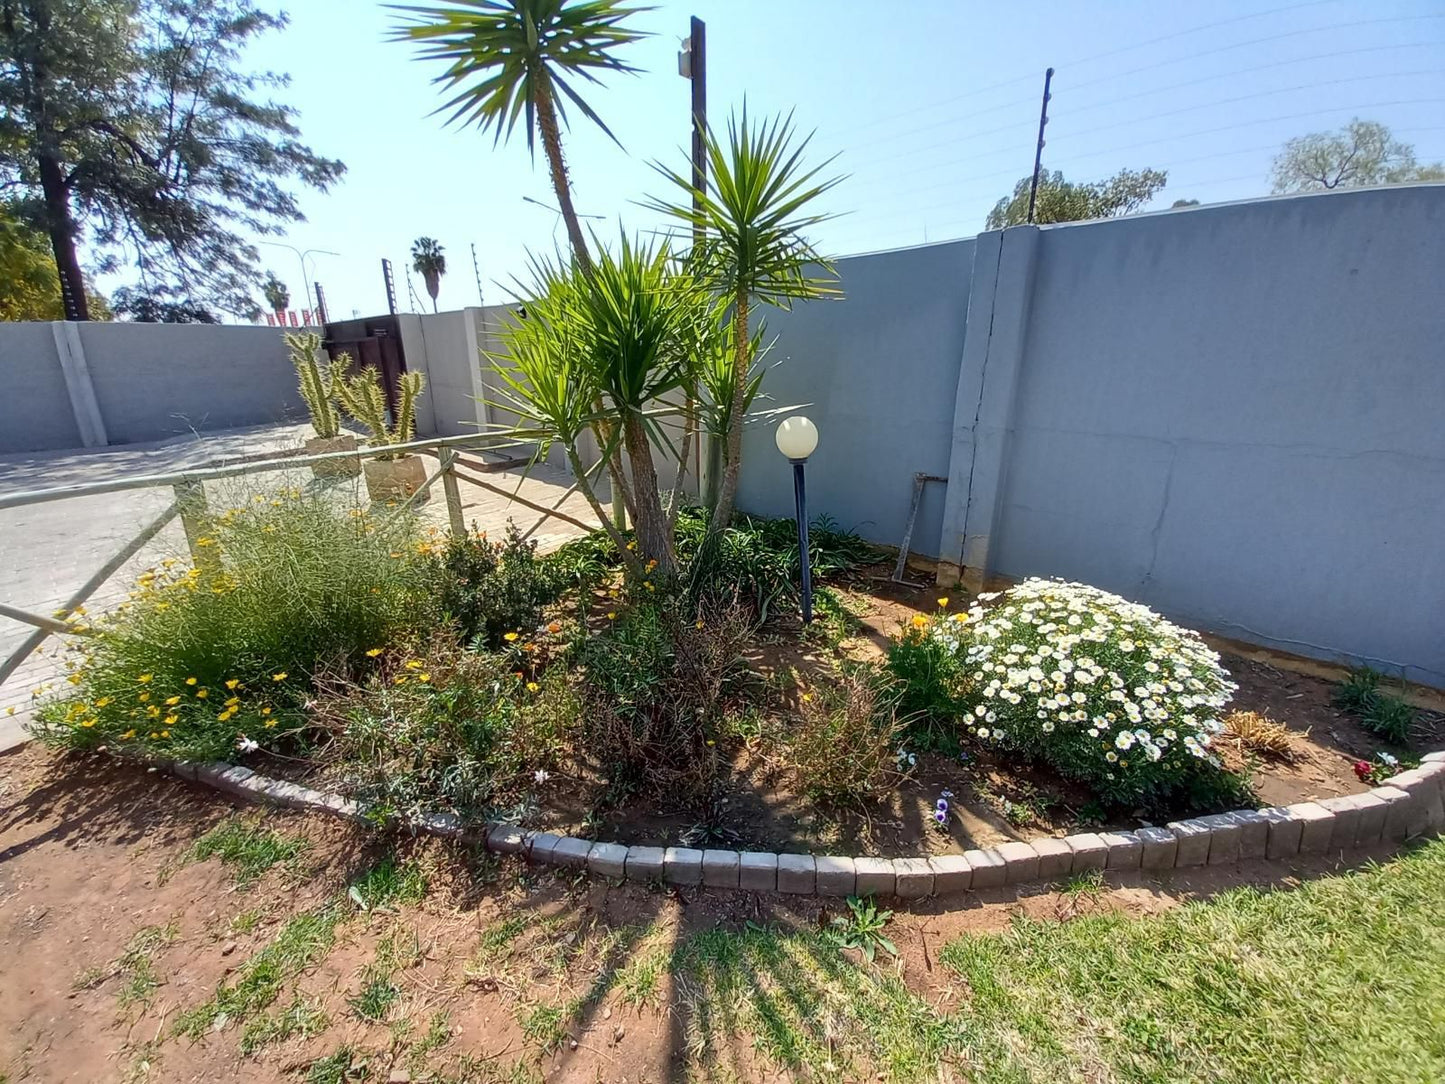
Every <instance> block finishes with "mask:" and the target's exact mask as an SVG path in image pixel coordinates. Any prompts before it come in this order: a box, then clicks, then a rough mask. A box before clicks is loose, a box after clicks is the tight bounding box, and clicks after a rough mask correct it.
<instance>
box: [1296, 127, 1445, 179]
mask: <svg viewBox="0 0 1445 1084" xmlns="http://www.w3.org/2000/svg"><path fill="white" fill-rule="evenodd" d="M1270 181H1271V190H1272V191H1273V192H1274V193H1275V195H1284V194H1287V193H1291V192H1328V191H1330V190H1331V189H1335V188H1360V187H1363V186H1365V185H1378V184H1408V183H1410V182H1411V181H1445V164H1442V163H1440V162H1435V163H1432V164H1430V165H1423V166H1422V165H1420V163H1419V162H1418V161H1416V159H1415V148H1414V147H1413V146H1411V145H1410V144H1409V143H1405V142H1402V141H1401V140H1398V139H1396V138H1395V137H1394V135H1393V134H1392V133H1391V132H1390V129H1389V128H1387V127H1386V126H1385V125H1383V124H1381V123H1380V122H1379V121H1373V120H1361V119H1360V118H1359V117H1356V118H1355V119H1354V120H1352V121H1350V123H1349V124H1347V125H1345V126H1344V127H1343V128H1341V129H1340V130H1339V131H1337V132H1310V133H1309V134H1308V135H1302V136H1296V137H1295V138H1294V139H1291V140H1289V141H1288V142H1287V143H1286V144H1285V145H1284V148H1283V149H1282V150H1281V151H1280V152H1279V154H1278V155H1277V156H1276V157H1275V160H1274V166H1273V167H1272V169H1271V171H1270Z"/></svg>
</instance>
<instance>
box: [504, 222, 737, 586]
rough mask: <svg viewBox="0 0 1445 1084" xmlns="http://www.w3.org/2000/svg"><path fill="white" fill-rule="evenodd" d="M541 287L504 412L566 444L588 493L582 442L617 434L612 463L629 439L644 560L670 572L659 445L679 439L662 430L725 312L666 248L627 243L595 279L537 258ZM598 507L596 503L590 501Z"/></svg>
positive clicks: (516, 354) (511, 345)
mask: <svg viewBox="0 0 1445 1084" xmlns="http://www.w3.org/2000/svg"><path fill="white" fill-rule="evenodd" d="M534 278H535V280H536V281H535V282H534V284H533V285H532V286H531V288H530V289H529V293H530V294H531V296H532V298H533V300H531V301H529V302H528V303H527V319H525V320H520V321H517V322H516V323H514V324H513V325H512V326H511V328H510V329H508V331H507V332H506V333H505V334H504V338H505V340H506V343H507V346H508V350H509V352H508V353H504V354H502V355H498V356H496V357H495V358H494V361H495V362H496V368H497V371H498V373H499V374H500V375H501V377H502V380H503V382H504V384H505V390H504V393H503V396H502V398H503V401H502V402H501V403H499V404H498V405H500V406H502V407H504V408H505V409H507V410H510V411H514V412H516V413H518V414H520V415H521V416H522V418H523V419H524V420H525V423H526V424H527V425H528V426H529V427H530V429H531V431H532V433H533V435H535V436H536V437H537V438H538V439H540V440H541V441H542V443H543V445H544V447H545V446H546V445H548V444H550V443H551V442H554V441H555V442H559V443H561V444H562V445H563V446H564V447H565V448H566V449H567V452H568V456H569V458H570V459H572V460H573V471H574V473H576V474H577V476H578V478H579V480H580V481H581V483H582V485H583V487H584V489H586V490H589V491H590V490H591V482H590V480H589V477H588V474H587V472H584V471H582V470H581V469H580V463H579V462H577V440H578V438H579V437H580V436H581V434H582V433H583V432H585V431H586V430H588V429H593V430H594V431H595V429H596V428H597V426H596V423H597V422H598V421H599V420H602V421H605V422H606V423H607V430H606V431H609V432H612V433H615V434H617V435H616V436H614V437H613V438H612V440H613V444H611V445H609V446H606V447H604V449H603V452H604V455H603V458H604V459H607V458H609V457H610V456H611V455H612V453H613V451H614V449H615V445H616V443H617V442H620V443H621V444H622V445H623V446H624V447H625V449H626V452H627V458H628V461H629V463H630V465H631V468H632V469H631V475H632V494H631V496H632V502H633V506H634V516H635V519H636V524H637V541H638V545H639V546H640V548H641V550H642V555H643V556H644V557H645V558H648V559H650V560H652V561H656V562H657V566H658V567H660V568H661V569H662V571H663V572H664V574H666V573H669V572H671V571H672V569H673V564H674V555H673V545H672V532H671V530H670V528H669V522H668V518H667V516H666V515H665V514H664V512H663V509H662V499H661V493H660V491H659V488H658V483H657V467H656V463H655V461H654V458H653V445H654V443H655V444H658V445H660V446H662V447H664V448H670V447H671V442H670V440H669V438H668V436H667V434H666V433H665V432H664V431H663V430H662V428H661V427H660V426H659V425H658V424H657V413H658V407H659V403H660V401H661V400H663V398H664V397H665V396H667V395H669V394H670V393H673V392H675V391H677V390H679V389H682V388H685V387H690V386H691V385H692V382H693V380H694V364H695V354H694V352H693V350H692V349H691V347H692V344H693V343H694V342H695V341H696V339H697V337H698V330H697V327H698V325H699V324H700V323H704V322H707V321H715V320H716V318H717V316H716V303H715V301H714V299H713V298H712V297H711V295H710V294H709V293H708V292H707V291H706V290H705V289H704V288H703V287H702V285H701V284H700V283H699V282H698V280H697V279H696V278H694V277H693V276H692V275H691V274H689V273H687V272H686V271H683V270H680V269H678V268H676V267H675V261H674V260H673V259H672V256H671V252H670V250H669V249H668V246H667V245H666V244H659V245H656V246H653V245H649V244H646V243H636V242H633V241H630V240H628V239H627V238H625V237H624V238H623V239H622V240H621V242H620V244H619V245H618V247H617V250H616V252H611V251H608V250H607V249H605V248H604V249H601V250H600V251H599V253H598V255H597V258H596V260H595V262H594V266H593V270H592V273H591V274H590V275H584V274H582V273H581V270H580V267H579V266H578V265H577V264H576V262H575V261H574V262H573V264H572V265H571V266H569V267H562V266H560V265H555V264H551V263H547V262H545V261H536V262H534ZM588 499H589V501H595V500H596V498H595V496H593V495H592V494H591V493H590V492H589V493H588ZM598 510H599V511H600V506H598ZM604 518H605V517H604ZM610 529H611V530H612V531H613V532H614V533H615V527H614V528H610ZM618 539H619V540H620V535H618ZM624 552H625V551H624Z"/></svg>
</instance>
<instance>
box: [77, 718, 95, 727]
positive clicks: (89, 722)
mask: <svg viewBox="0 0 1445 1084" xmlns="http://www.w3.org/2000/svg"><path fill="white" fill-rule="evenodd" d="M80 725H81V726H94V725H95V720H94V719H86V720H85V721H84V722H83V723H81V724H80Z"/></svg>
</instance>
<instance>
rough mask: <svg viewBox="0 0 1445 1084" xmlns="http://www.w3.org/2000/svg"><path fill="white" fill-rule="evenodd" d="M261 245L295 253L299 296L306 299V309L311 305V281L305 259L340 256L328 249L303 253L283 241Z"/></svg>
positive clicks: (312, 249)
mask: <svg viewBox="0 0 1445 1084" xmlns="http://www.w3.org/2000/svg"><path fill="white" fill-rule="evenodd" d="M261 244H263V245H270V246H271V247H272V248H285V249H290V250H291V251H292V252H294V253H296V259H297V260H298V261H299V262H300V264H301V290H302V293H301V296H302V297H304V298H305V299H306V304H307V306H308V307H309V306H310V305H311V279H310V278H309V277H308V276H307V274H306V257H307V256H311V255H314V254H317V253H319V254H321V255H323V256H340V255H341V253H339V252H332V251H331V250H330V249H329V248H308V249H306V250H305V251H304V252H303V251H302V250H301V249H299V248H297V247H296V246H295V245H288V244H286V243H285V242H283V241H262V242H261Z"/></svg>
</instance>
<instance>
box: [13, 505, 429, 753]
mask: <svg viewBox="0 0 1445 1084" xmlns="http://www.w3.org/2000/svg"><path fill="white" fill-rule="evenodd" d="M196 544H197V547H198V548H199V550H200V552H201V553H202V554H203V555H205V559H204V560H203V561H201V562H200V563H197V564H195V565H192V564H190V563H189V562H187V561H183V560H179V559H167V560H165V561H163V562H161V563H160V564H159V565H157V566H156V567H154V568H151V569H148V570H147V571H146V572H144V573H143V574H142V575H141V576H140V578H139V580H138V581H137V583H136V587H135V589H134V591H132V592H131V596H130V598H129V599H128V600H127V601H126V602H125V603H123V604H122V605H121V606H120V607H119V608H118V609H117V610H115V611H113V612H112V613H110V614H108V615H107V616H106V617H104V618H103V619H101V620H99V621H98V622H97V623H96V625H95V628H94V629H93V630H88V631H93V632H94V633H95V635H93V636H90V637H87V638H85V639H84V640H81V641H80V642H79V643H77V644H76V645H75V650H74V652H73V657H72V658H71V660H70V673H69V675H68V677H67V681H68V684H69V686H71V687H72V695H71V696H70V697H68V698H66V699H62V700H59V701H55V702H52V703H50V704H47V705H46V706H45V707H43V708H42V709H41V711H40V713H39V717H38V719H37V721H36V723H35V724H33V729H34V730H35V731H36V733H37V735H38V736H40V737H41V738H42V739H44V740H47V741H49V742H51V743H53V744H57V745H61V746H64V747H67V748H80V749H88V748H94V747H96V746H98V745H102V744H107V745H110V746H112V747H115V746H122V747H125V746H135V747H141V748H145V749H147V750H149V751H152V752H156V753H161V754H164V755H174V756H185V757H193V758H212V757H219V758H225V757H227V756H234V755H235V753H236V752H237V751H238V750H239V751H241V752H249V751H251V749H252V748H254V744H253V743H259V744H261V745H265V746H268V747H272V748H274V747H276V746H277V745H278V744H280V743H282V742H283V741H289V742H290V743H291V744H293V745H294V744H295V742H296V740H297V739H298V738H299V731H298V725H299V715H298V713H297V710H296V709H297V708H298V707H299V704H300V701H301V699H302V698H303V697H304V695H305V693H306V691H308V690H309V689H310V683H311V677H312V674H313V672H315V671H316V670H317V669H318V668H325V669H328V670H332V671H335V670H338V669H342V670H345V669H348V668H352V669H366V668H367V667H368V666H369V665H370V664H371V661H372V659H374V658H375V657H376V655H379V654H380V653H381V650H382V649H383V648H384V647H385V646H386V645H388V644H390V643H392V642H394V641H395V640H396V639H397V638H398V637H399V636H401V635H404V634H406V633H407V632H409V631H411V630H414V629H416V627H417V626H418V624H419V623H420V621H421V618H419V607H418V605H417V600H418V599H419V598H420V597H421V596H422V593H423V590H424V580H423V579H422V571H423V570H422V568H421V565H420V555H419V553H418V550H419V549H421V548H424V547H425V545H426V543H424V542H419V541H418V540H417V539H416V537H415V535H414V534H413V533H412V529H411V525H410V524H409V523H406V522H400V523H394V524H390V525H382V524H381V523H379V522H378V521H377V520H375V519H373V518H372V517H371V516H370V515H369V514H367V513H366V512H365V511H363V510H362V509H359V508H351V509H347V508H343V507H340V506H338V505H337V504H336V503H334V502H333V501H332V500H330V499H328V498H326V497H324V496H320V495H303V494H302V493H301V492H300V491H299V490H295V489H287V490H282V491H279V492H276V493H266V494H253V495H251V496H249V497H247V498H245V499H242V500H239V501H238V502H237V504H236V506H235V507H233V508H231V509H229V510H227V511H224V512H221V513H219V514H217V515H215V516H214V517H213V518H212V520H211V523H210V525H209V527H208V529H207V533H206V534H204V535H202V536H201V537H200V538H199V539H198V540H197V543H196ZM368 656H370V658H369V657H368Z"/></svg>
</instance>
